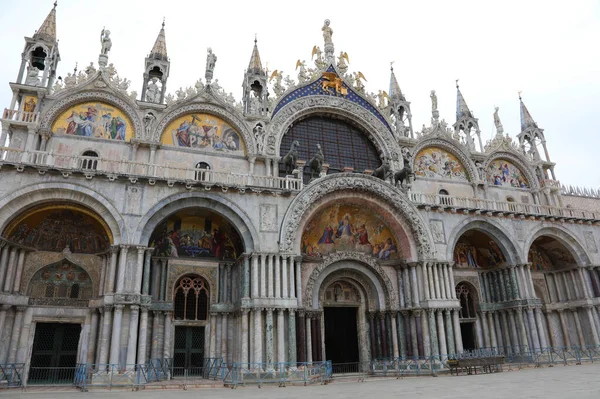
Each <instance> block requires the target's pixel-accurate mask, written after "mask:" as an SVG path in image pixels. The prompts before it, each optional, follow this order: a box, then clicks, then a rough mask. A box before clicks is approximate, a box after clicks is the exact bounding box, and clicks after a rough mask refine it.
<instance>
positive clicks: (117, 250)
mask: <svg viewBox="0 0 600 399" xmlns="http://www.w3.org/2000/svg"><path fill="white" fill-rule="evenodd" d="M117 252H119V246H118V245H113V246H111V247H110V253H111V254H116V253H117Z"/></svg>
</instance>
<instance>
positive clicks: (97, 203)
mask: <svg viewBox="0 0 600 399" xmlns="http://www.w3.org/2000/svg"><path fill="white" fill-rule="evenodd" d="M56 201H60V202H71V203H75V204H79V205H83V206H85V207H87V208H89V209H91V210H93V211H94V212H95V213H96V214H97V215H98V217H100V218H101V219H102V220H103V221H104V222H105V223H106V225H107V226H108V228H109V230H110V234H111V237H109V238H110V239H111V240H110V241H111V244H112V245H118V244H122V243H126V242H127V238H128V237H127V228H126V227H125V225H124V222H123V218H122V217H121V214H120V213H119V211H118V210H117V209H116V208H115V207H114V206H113V205H112V204H111V202H110V200H109V199H108V198H106V197H104V196H103V195H101V194H100V193H98V192H96V191H93V190H90V189H89V188H86V187H83V186H79V185H76V184H70V183H38V184H32V185H30V186H26V187H23V188H21V189H20V190H17V191H14V192H12V193H10V194H8V195H6V196H5V197H3V198H1V199H0V231H2V232H3V231H4V230H5V229H6V227H7V225H8V224H9V223H10V222H11V221H12V219H14V217H16V216H18V215H20V214H22V213H23V212H26V211H27V210H28V209H31V208H33V207H35V206H37V205H40V204H44V203H52V202H56Z"/></svg>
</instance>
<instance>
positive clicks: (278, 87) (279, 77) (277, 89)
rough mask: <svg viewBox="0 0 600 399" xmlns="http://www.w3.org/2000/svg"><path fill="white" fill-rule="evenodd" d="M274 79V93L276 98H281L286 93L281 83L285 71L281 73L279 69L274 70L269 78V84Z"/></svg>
mask: <svg viewBox="0 0 600 399" xmlns="http://www.w3.org/2000/svg"><path fill="white" fill-rule="evenodd" d="M273 79H275V83H274V84H273V92H275V96H276V97H279V96H281V95H282V94H283V92H284V91H285V89H284V88H283V85H282V84H281V81H282V80H283V71H281V72H279V71H278V70H277V69H276V70H274V71H273V73H272V74H271V77H270V78H269V82H270V81H272V80H273Z"/></svg>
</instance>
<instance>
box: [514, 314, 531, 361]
mask: <svg viewBox="0 0 600 399" xmlns="http://www.w3.org/2000/svg"><path fill="white" fill-rule="evenodd" d="M517 319H518V328H519V334H520V335H521V349H522V350H525V351H526V350H528V349H529V345H528V341H527V330H526V329H525V320H524V317H523V309H517Z"/></svg>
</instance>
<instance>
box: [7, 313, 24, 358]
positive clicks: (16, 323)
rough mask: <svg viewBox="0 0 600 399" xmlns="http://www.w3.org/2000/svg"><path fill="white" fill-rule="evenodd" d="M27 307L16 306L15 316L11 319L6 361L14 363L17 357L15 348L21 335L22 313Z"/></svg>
mask: <svg viewBox="0 0 600 399" xmlns="http://www.w3.org/2000/svg"><path fill="white" fill-rule="evenodd" d="M26 309H27V308H26V307H25V306H17V308H16V310H17V311H16V313H15V318H14V320H13V325H12V331H11V334H10V341H9V344H8V359H7V363H15V361H16V358H17V348H18V345H19V337H20V336H21V328H22V327H23V313H24V312H25V310H26Z"/></svg>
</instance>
